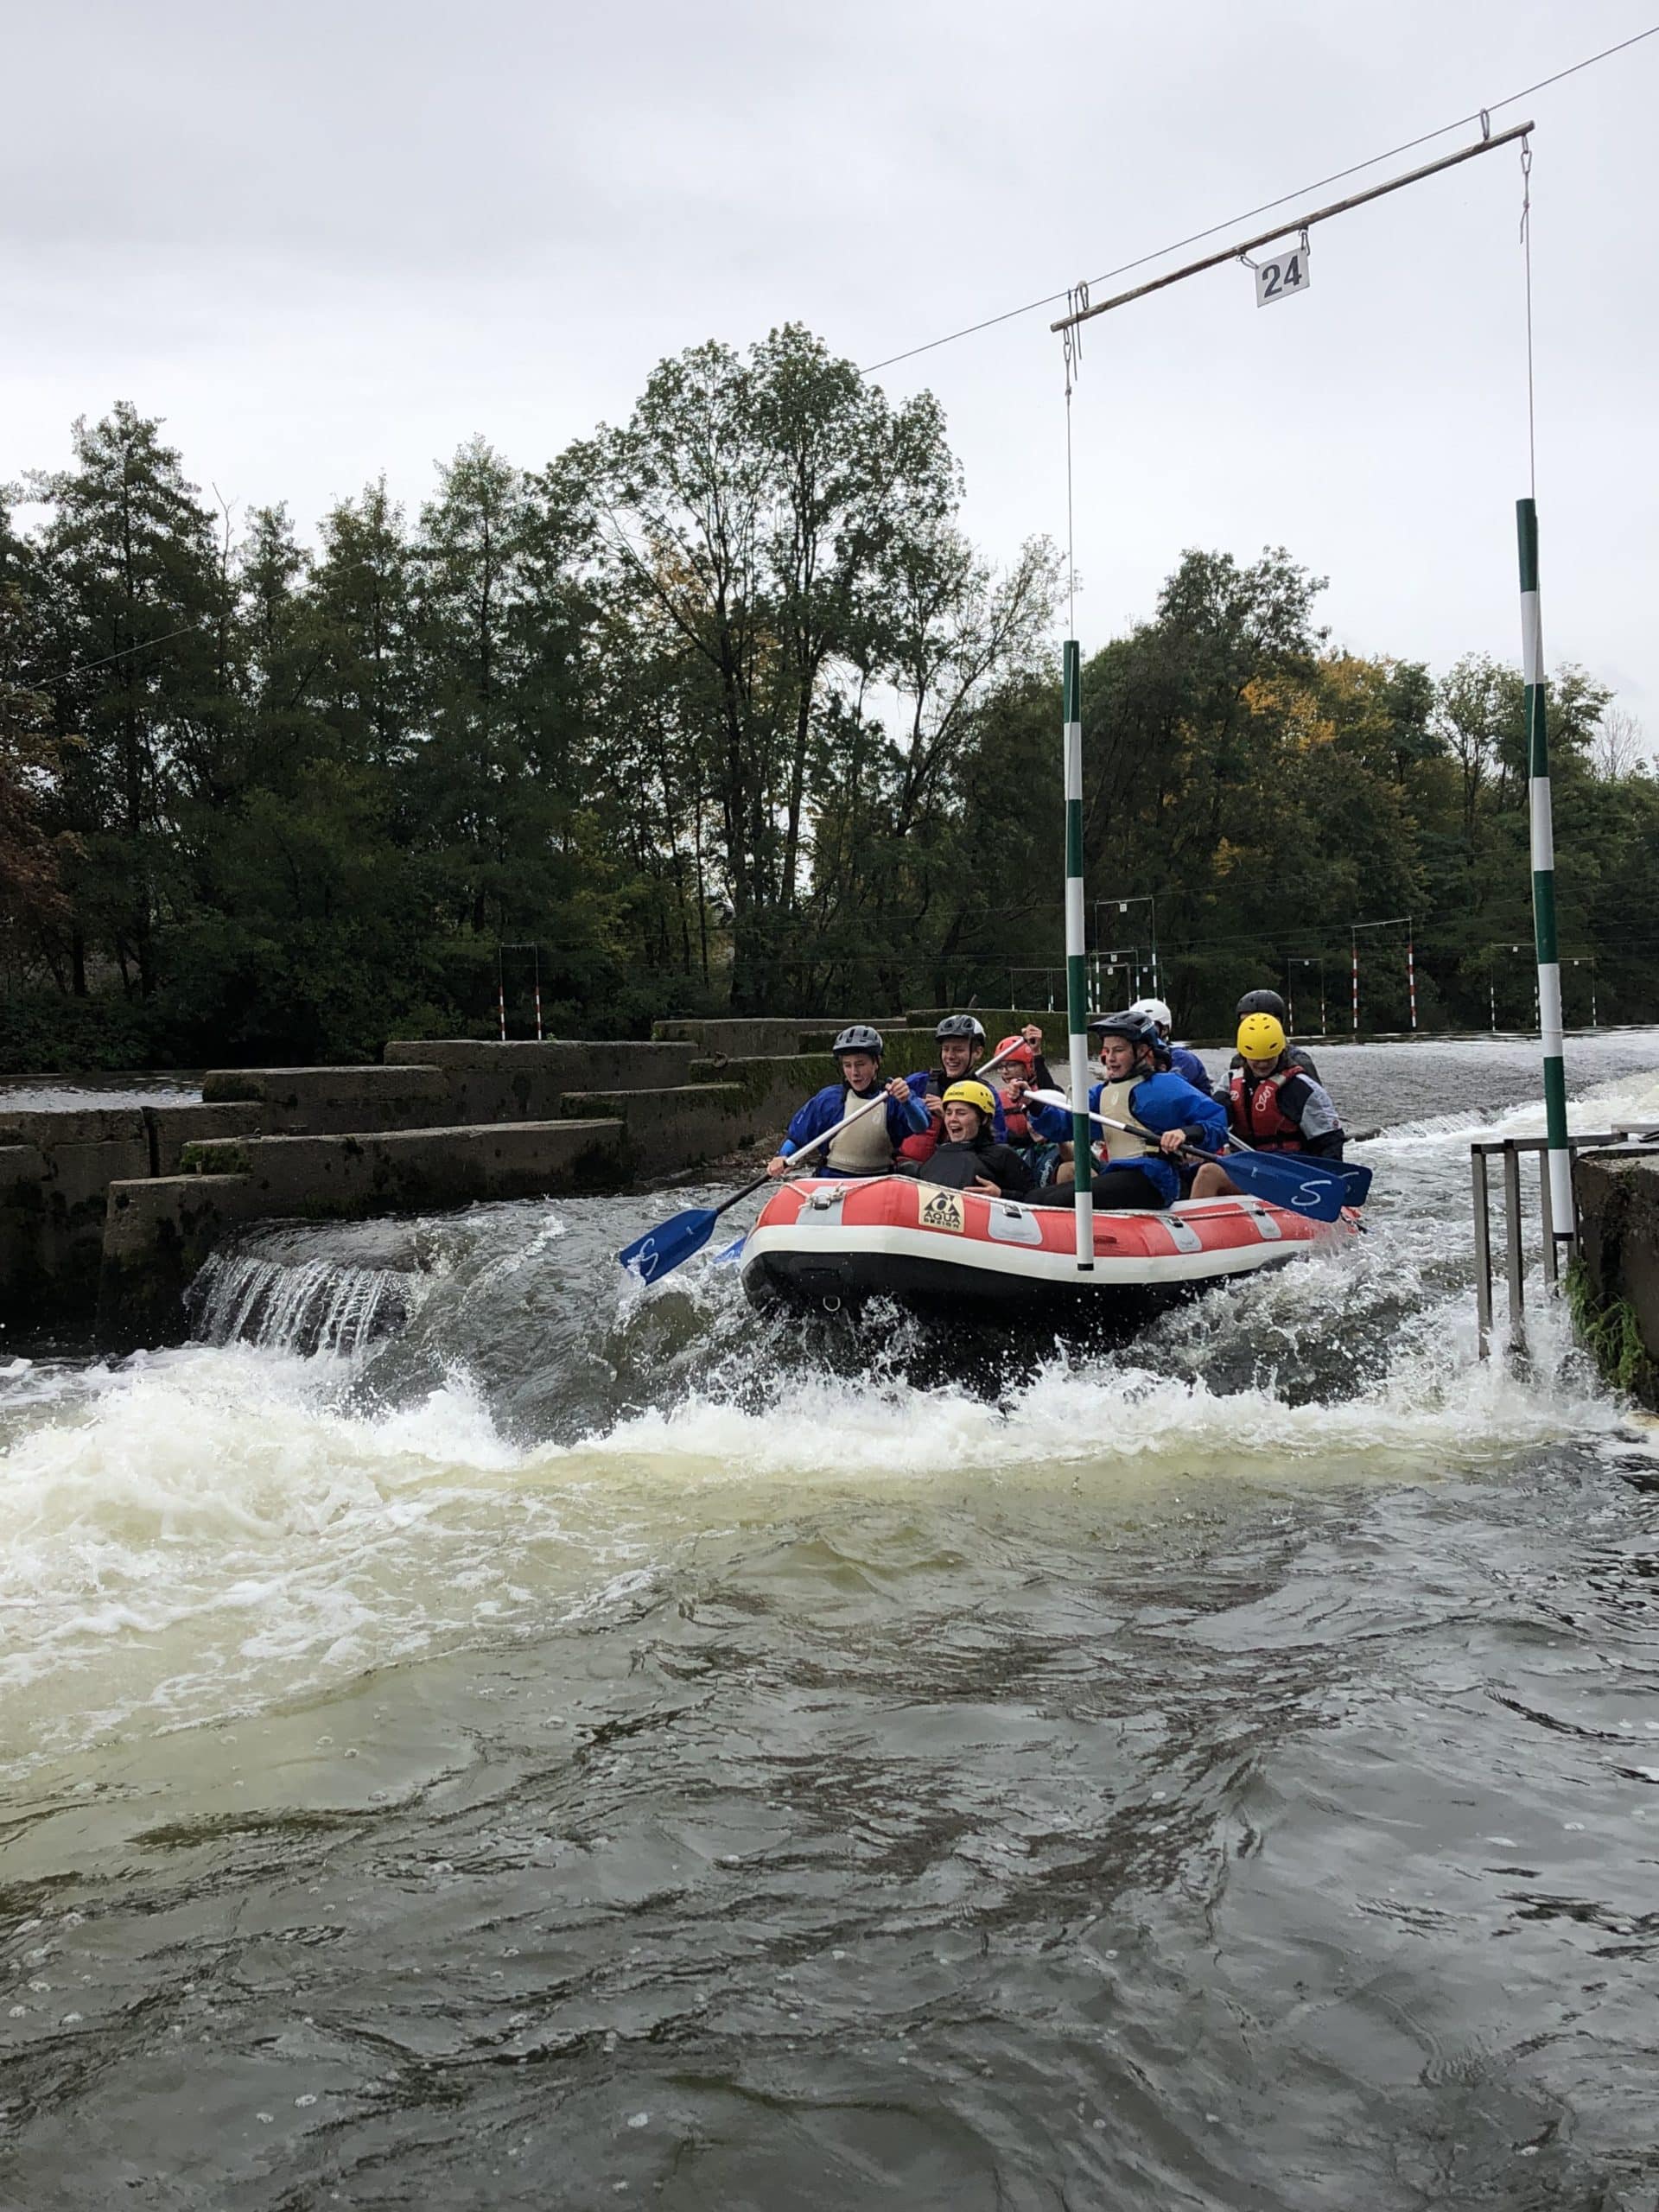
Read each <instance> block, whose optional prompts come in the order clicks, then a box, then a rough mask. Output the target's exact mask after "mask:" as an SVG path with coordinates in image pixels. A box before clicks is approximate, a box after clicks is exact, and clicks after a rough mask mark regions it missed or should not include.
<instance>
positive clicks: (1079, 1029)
mask: <svg viewBox="0 0 1659 2212" xmlns="http://www.w3.org/2000/svg"><path fill="white" fill-rule="evenodd" d="M1064 652H1065V658H1064V689H1065V1019H1066V1028H1067V1030H1068V1031H1069V1033H1070V1040H1071V1160H1072V1170H1071V1172H1072V1173H1073V1175H1074V1176H1075V1177H1076V1183H1075V1185H1074V1188H1073V1204H1074V1206H1075V1208H1076V1218H1077V1271H1078V1273H1079V1274H1092V1273H1093V1271H1094V1265H1095V1195H1094V1163H1095V1155H1094V1151H1093V1148H1092V1139H1093V1131H1092V1128H1091V1127H1090V1121H1089V985H1088V978H1087V976H1086V974H1085V972H1084V928H1083V665H1082V662H1081V660H1080V659H1079V658H1078V654H1077V639H1075V638H1068V639H1066V641H1065V649H1064Z"/></svg>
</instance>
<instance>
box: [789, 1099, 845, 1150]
mask: <svg viewBox="0 0 1659 2212" xmlns="http://www.w3.org/2000/svg"><path fill="white" fill-rule="evenodd" d="M840 1119H841V1085H840V1084H838V1083H829V1084H825V1085H824V1087H823V1090H817V1091H814V1093H813V1094H812V1096H811V1097H810V1098H809V1099H808V1100H807V1102H806V1103H805V1105H804V1106H802V1107H800V1108H798V1109H797V1111H796V1115H795V1118H794V1120H793V1121H792V1122H791V1123H790V1125H789V1135H787V1136H786V1137H785V1139H784V1141H783V1142H782V1144H780V1145H779V1147H778V1149H779V1152H781V1153H782V1154H783V1155H784V1157H785V1160H789V1159H791V1158H792V1157H793V1156H794V1154H796V1153H798V1151H799V1150H800V1148H801V1147H802V1146H803V1145H804V1144H810V1142H811V1141H812V1139H813V1138H814V1137H821V1136H822V1135H823V1133H824V1131H825V1130H826V1129H833V1128H835V1126H836V1122H838V1121H839V1120H840Z"/></svg>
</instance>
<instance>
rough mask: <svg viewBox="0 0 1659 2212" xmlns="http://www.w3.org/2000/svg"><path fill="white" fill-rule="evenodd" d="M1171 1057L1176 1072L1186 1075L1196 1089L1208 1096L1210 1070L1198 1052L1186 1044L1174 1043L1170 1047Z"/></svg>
mask: <svg viewBox="0 0 1659 2212" xmlns="http://www.w3.org/2000/svg"><path fill="white" fill-rule="evenodd" d="M1169 1057H1170V1060H1171V1063H1172V1064H1173V1068H1174V1071H1175V1073H1176V1074H1177V1075H1179V1076H1184V1077H1185V1078H1186V1080H1187V1082H1188V1083H1190V1084H1192V1088H1193V1090H1201V1091H1203V1092H1204V1094H1205V1096H1206V1097H1208V1096H1210V1071H1209V1069H1208V1068H1207V1067H1205V1065H1204V1062H1203V1061H1202V1060H1201V1059H1200V1058H1198V1054H1197V1053H1196V1052H1192V1051H1190V1050H1189V1049H1188V1047H1187V1046H1185V1045H1172V1046H1170V1048H1169Z"/></svg>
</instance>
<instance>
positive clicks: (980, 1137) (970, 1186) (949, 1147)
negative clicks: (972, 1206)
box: [897, 1076, 1035, 1198]
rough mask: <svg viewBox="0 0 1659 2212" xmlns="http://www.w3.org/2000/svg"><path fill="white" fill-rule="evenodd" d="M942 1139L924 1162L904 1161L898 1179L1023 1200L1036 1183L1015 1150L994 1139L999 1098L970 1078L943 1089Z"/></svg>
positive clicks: (987, 1087) (899, 1168) (949, 1189)
mask: <svg viewBox="0 0 1659 2212" xmlns="http://www.w3.org/2000/svg"><path fill="white" fill-rule="evenodd" d="M940 1110H941V1112H942V1113H943V1115H944V1136H943V1137H942V1138H941V1140H940V1141H939V1142H938V1144H936V1145H935V1146H934V1147H933V1149H932V1151H931V1153H929V1154H928V1155H927V1157H926V1158H925V1160H916V1159H908V1160H899V1164H898V1169H897V1172H898V1173H899V1174H900V1175H916V1176H919V1177H920V1178H921V1179H922V1181H923V1182H925V1183H938V1184H939V1185H943V1187H944V1189H945V1190H947V1191H984V1192H988V1194H989V1195H990V1196H991V1197H992V1198H1024V1197H1025V1195H1026V1193H1027V1191H1029V1190H1031V1189H1032V1187H1033V1184H1034V1181H1035V1178H1034V1177H1033V1174H1032V1172H1031V1170H1030V1168H1029V1167H1027V1165H1026V1163H1025V1161H1024V1160H1023V1159H1022V1158H1021V1157H1020V1154H1019V1153H1017V1152H1016V1151H1015V1150H1014V1147H1013V1146H1012V1145H1008V1144H999V1143H998V1142H997V1141H996V1138H995V1135H993V1134H992V1126H991V1125H992V1117H993V1116H994V1115H995V1110H996V1096H995V1092H994V1091H993V1090H992V1089H991V1086H990V1084H988V1083H981V1082H980V1081H978V1079H977V1078H976V1077H973V1076H969V1077H968V1079H967V1081H966V1082H965V1083H951V1084H946V1085H945V1090H944V1098H943V1100H942V1101H941V1102H940Z"/></svg>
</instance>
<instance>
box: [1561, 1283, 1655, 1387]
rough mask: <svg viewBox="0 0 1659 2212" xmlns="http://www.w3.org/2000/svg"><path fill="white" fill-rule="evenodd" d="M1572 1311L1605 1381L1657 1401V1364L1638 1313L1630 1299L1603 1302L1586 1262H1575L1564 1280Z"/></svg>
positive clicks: (1576, 1329) (1582, 1341)
mask: <svg viewBox="0 0 1659 2212" xmlns="http://www.w3.org/2000/svg"><path fill="white" fill-rule="evenodd" d="M1563 1287H1564V1288H1565V1289H1566V1292H1567V1306H1568V1310H1569V1311H1570V1312H1571V1313H1572V1316H1573V1329H1574V1332H1575V1333H1576V1334H1577V1336H1578V1339H1579V1342H1580V1344H1582V1345H1583V1346H1584V1348H1585V1350H1586V1351H1587V1352H1588V1353H1589V1355H1590V1357H1591V1358H1592V1360H1593V1361H1594V1362H1595V1363H1596V1371H1597V1373H1598V1374H1599V1376H1601V1379H1602V1381H1603V1382H1604V1383H1607V1384H1608V1385H1609V1387H1610V1388H1611V1389H1615V1390H1622V1391H1623V1392H1624V1394H1625V1395H1626V1396H1629V1397H1634V1398H1640V1399H1642V1400H1643V1402H1646V1403H1651V1402H1652V1401H1653V1397H1654V1394H1655V1389H1656V1383H1659V1378H1656V1376H1655V1375H1654V1370H1653V1362H1652V1361H1651V1360H1650V1359H1649V1357H1648V1352H1647V1347H1646V1345H1645V1344H1643V1341H1642V1327H1641V1323H1640V1321H1639V1319H1637V1311H1636V1308H1635V1306H1632V1305H1631V1303H1630V1300H1629V1299H1628V1298H1614V1299H1610V1300H1605V1302H1604V1301H1603V1300H1599V1299H1598V1298H1597V1296H1596V1294H1595V1287H1594V1286H1593V1284H1592V1281H1591V1280H1590V1270H1589V1268H1587V1267H1586V1265H1585V1263H1584V1262H1583V1260H1581V1259H1575V1260H1573V1261H1572V1262H1570V1263H1569V1264H1568V1267H1567V1274H1566V1275H1565V1277H1564V1278H1563Z"/></svg>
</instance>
